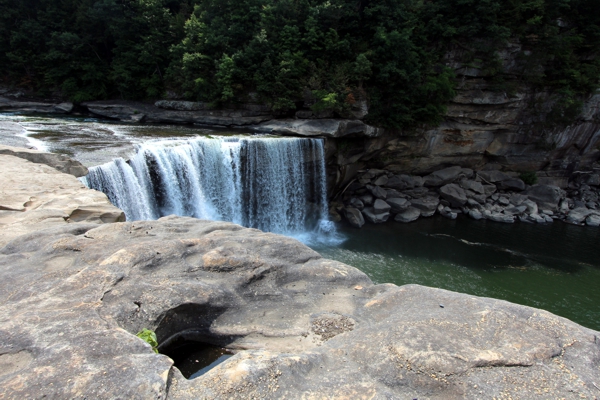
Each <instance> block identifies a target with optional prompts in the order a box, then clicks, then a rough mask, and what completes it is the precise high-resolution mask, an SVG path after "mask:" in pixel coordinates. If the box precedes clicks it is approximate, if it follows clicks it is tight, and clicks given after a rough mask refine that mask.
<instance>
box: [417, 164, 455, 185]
mask: <svg viewBox="0 0 600 400" xmlns="http://www.w3.org/2000/svg"><path fill="white" fill-rule="evenodd" d="M461 172H462V168H461V167H458V166H455V167H449V168H444V169H442V170H439V171H435V172H433V173H431V174H429V175H427V176H425V177H424V178H423V184H424V185H425V186H433V187H438V186H443V185H445V184H447V183H451V182H454V181H455V180H456V179H457V178H458V177H459V175H460V174H461Z"/></svg>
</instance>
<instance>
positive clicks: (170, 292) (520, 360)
mask: <svg viewBox="0 0 600 400" xmlns="http://www.w3.org/2000/svg"><path fill="white" fill-rule="evenodd" d="M0 162H1V163H2V164H1V166H2V171H3V174H2V179H5V176H6V175H8V176H14V177H18V182H17V181H16V180H12V181H10V182H9V183H10V184H9V185H6V183H7V182H5V181H3V182H2V186H1V187H2V188H3V193H2V196H3V197H2V198H1V199H0V200H1V201H0V204H2V205H3V208H4V211H2V213H3V214H2V216H3V217H5V216H6V215H10V217H11V218H12V219H13V223H12V224H11V225H6V224H5V225H2V226H0V232H1V233H2V238H3V241H2V242H0V281H2V282H3V284H2V285H0V366H1V367H2V368H0V397H2V398H10V399H12V398H15V399H16V398H42V397H48V398H116V397H119V398H139V399H147V398H157V399H165V398H168V399H198V398H223V399H225V398H240V399H248V398H266V399H276V398H300V397H304V398H323V397H326V398H375V399H384V398H430V399H458V398H461V399H471V398H486V397H491V396H492V395H493V396H496V397H500V398H503V397H506V398H508V397H512V398H533V397H535V396H542V397H559V398H563V397H564V398H576V397H577V398H579V397H582V398H583V397H587V398H594V397H597V394H598V388H597V384H598V383H597V380H598V379H597V378H598V371H599V368H600V332H595V331H592V330H590V329H586V328H584V327H581V326H579V325H577V324H575V323H573V322H570V321H568V320H566V319H564V318H560V317H557V316H555V315H552V314H550V313H548V312H545V311H542V310H537V309H533V308H529V307H524V306H518V305H515V304H511V303H508V302H505V301H500V300H494V299H489V298H478V297H474V296H469V295H463V294H458V293H453V292H449V291H445V290H439V289H432V288H426V287H422V286H417V285H407V286H402V287H397V286H395V285H391V284H385V285H373V284H372V283H371V281H370V280H369V278H368V277H367V276H366V275H364V274H363V273H362V272H360V271H358V270H357V269H355V268H352V267H349V266H347V265H344V264H342V263H339V262H335V261H331V260H326V259H323V258H322V257H321V256H320V255H319V254H317V253H316V252H314V251H312V250H310V249H309V248H307V247H306V246H304V245H302V244H301V243H299V242H297V241H295V240H294V239H291V238H286V237H281V236H278V235H274V234H269V233H263V232H260V231H258V230H255V229H246V228H242V227H240V226H238V225H235V224H232V223H224V222H212V221H201V220H195V219H191V218H182V217H166V218H163V219H161V220H158V221H149V222H115V223H103V224H98V223H101V222H113V221H117V220H119V218H118V217H117V216H116V214H114V208H112V210H113V214H111V215H112V217H111V218H110V219H108V220H106V219H104V220H103V215H105V212H104V210H105V208H106V207H108V206H107V204H106V199H105V198H102V199H101V196H100V195H99V194H98V193H97V192H93V191H89V190H87V189H84V188H82V187H81V186H77V185H78V181H76V180H75V178H74V177H72V176H69V175H66V174H62V173H60V172H57V171H54V170H51V169H50V167H48V166H46V165H40V164H33V163H31V162H28V161H25V160H22V159H19V158H16V157H12V156H4V155H2V156H0ZM6 168H10V169H6ZM4 171H8V173H4ZM50 182H52V183H50ZM5 188H10V189H11V191H14V193H12V192H8V190H7V189H6V190H5ZM84 192H88V194H87V195H84ZM86 196H87V197H86ZM66 197H68V198H70V199H71V203H68V207H71V208H72V207H74V206H75V205H76V204H72V203H79V207H78V208H75V209H81V208H86V209H87V210H88V213H87V214H86V215H87V216H88V218H82V219H77V218H75V217H72V215H73V212H72V213H71V217H69V218H62V217H61V218H56V219H57V220H56V221H54V222H52V223H49V222H48V221H46V220H45V219H43V218H40V220H39V221H38V222H36V223H34V222H33V219H32V218H31V217H30V215H32V214H35V213H36V212H38V211H43V210H54V209H55V208H57V209H66V208H64V207H65V206H64V205H65V204H66V203H65V198H66ZM23 199H27V201H26V203H27V202H29V203H27V204H24V203H22V201H23ZM381 206H383V205H382V204H380V203H378V207H379V208H380V207H381ZM52 207H54V208H52ZM61 207H62V208H61ZM7 208H8V209H10V210H7ZM13 208H14V209H15V210H14V211H13V210H12V209H13ZM71 208H69V209H71ZM16 209H18V211H17V210H16ZM52 212H53V211H52ZM6 213H12V214H6ZM94 213H95V214H94ZM65 214H68V212H65ZM92 215H94V217H92ZM91 222H96V223H91ZM21 225H24V226H30V227H32V228H34V229H25V230H23V231H22V232H14V231H13V230H14V228H15V227H18V226H21ZM7 232H11V233H10V234H7ZM142 328H149V329H152V330H154V331H155V332H156V334H157V336H158V339H159V342H160V343H161V347H159V349H164V348H165V347H167V346H168V344H169V343H170V342H171V341H172V340H175V339H176V338H178V337H184V338H187V339H192V340H199V341H203V342H208V343H212V344H216V345H221V346H227V347H228V348H230V349H232V350H233V351H235V352H236V354H235V356H233V357H232V358H230V359H229V360H227V361H226V362H224V363H222V364H220V365H219V366H218V367H216V368H214V369H212V370H210V371H209V372H208V373H206V374H205V375H202V376H200V377H198V378H196V379H193V380H186V379H185V378H184V377H183V376H182V375H181V373H180V372H179V370H178V369H177V368H175V367H173V362H172V360H171V359H170V358H169V357H167V356H165V355H162V354H155V353H154V352H153V350H152V349H151V348H150V346H149V345H148V344H146V343H145V342H144V341H142V340H141V339H139V338H137V337H136V336H135V335H134V334H135V333H136V332H137V331H139V330H141V329H142Z"/></svg>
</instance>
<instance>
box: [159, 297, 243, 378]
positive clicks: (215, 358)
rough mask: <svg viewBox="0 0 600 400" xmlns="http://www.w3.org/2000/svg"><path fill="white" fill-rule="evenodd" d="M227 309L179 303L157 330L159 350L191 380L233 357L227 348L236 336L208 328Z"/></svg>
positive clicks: (164, 315)
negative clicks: (216, 332) (225, 334)
mask: <svg viewBox="0 0 600 400" xmlns="http://www.w3.org/2000/svg"><path fill="white" fill-rule="evenodd" d="M226 310H227V309H226V308H225V307H219V306H213V305H210V304H194V303H188V304H181V305H179V306H177V307H175V308H172V309H170V310H168V311H166V312H165V313H164V314H163V315H162V318H161V321H160V323H159V324H158V326H157V328H156V336H157V339H158V343H159V346H158V350H159V352H160V353H161V354H164V355H167V356H169V357H171V358H172V359H173V361H174V362H175V367H177V368H178V369H179V370H180V371H181V373H182V375H183V376H185V377H186V378H187V379H194V378H197V377H198V376H200V375H202V374H204V373H206V372H207V371H209V370H210V369H212V368H214V367H216V366H217V365H219V364H220V363H222V362H223V361H225V360H227V359H228V358H229V357H231V356H232V355H233V353H232V352H230V351H229V350H227V349H226V348H227V346H228V345H229V344H231V343H232V342H234V341H235V340H236V339H238V338H239V337H236V336H222V335H218V334H215V332H214V330H212V329H211V326H212V325H213V323H214V322H215V320H217V319H218V318H219V316H221V315H222V314H223V313H224V312H225V311H226Z"/></svg>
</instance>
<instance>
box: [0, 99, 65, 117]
mask: <svg viewBox="0 0 600 400" xmlns="http://www.w3.org/2000/svg"><path fill="white" fill-rule="evenodd" d="M73 107H74V106H73V103H71V102H61V103H53V102H41V101H19V100H13V99H8V98H5V97H0V111H9V112H23V113H43V114H68V113H70V112H71V111H73Z"/></svg>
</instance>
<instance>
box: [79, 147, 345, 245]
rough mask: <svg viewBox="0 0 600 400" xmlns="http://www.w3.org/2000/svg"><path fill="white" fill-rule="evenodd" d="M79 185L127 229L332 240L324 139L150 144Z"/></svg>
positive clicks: (97, 170) (93, 171)
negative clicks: (158, 222) (154, 226)
mask: <svg viewBox="0 0 600 400" xmlns="http://www.w3.org/2000/svg"><path fill="white" fill-rule="evenodd" d="M82 181H83V182H84V183H85V184H86V185H87V186H88V187H90V188H92V189H96V190H100V191H102V192H104V193H105V194H106V195H107V196H108V198H109V199H110V201H111V202H112V203H113V204H114V205H116V206H117V207H119V208H120V209H122V210H123V211H124V212H125V215H126V216H127V220H129V221H133V220H152V219H158V218H160V217H162V216H166V215H171V214H176V215H181V216H190V217H195V218H200V219H210V220H221V221H231V222H234V223H237V224H240V225H243V226H247V227H252V228H257V229H261V230H263V231H270V232H276V233H282V234H286V235H290V236H296V237H299V236H300V237H302V236H303V235H304V236H305V235H306V234H311V233H312V234H314V233H319V234H327V236H331V235H332V234H334V232H333V227H332V225H331V224H330V223H329V222H328V218H327V216H328V210H327V196H326V177H325V157H324V149H323V141H322V140H320V139H300V138H264V137H261V138H256V137H248V138H239V137H201V138H195V139H192V140H188V141H185V142H182V141H160V142H149V143H145V144H142V145H140V146H139V148H138V150H137V153H136V155H135V156H134V157H133V158H132V159H131V160H130V161H128V162H126V161H125V160H123V159H121V158H119V159H115V160H114V161H112V162H110V163H107V164H104V165H101V166H98V167H93V168H90V172H89V174H88V175H87V176H86V177H84V178H82ZM304 239H306V237H304ZM301 240H302V239H301ZM305 241H306V240H305Z"/></svg>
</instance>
